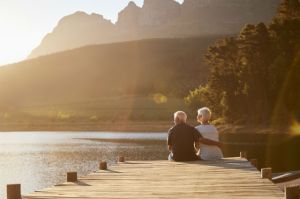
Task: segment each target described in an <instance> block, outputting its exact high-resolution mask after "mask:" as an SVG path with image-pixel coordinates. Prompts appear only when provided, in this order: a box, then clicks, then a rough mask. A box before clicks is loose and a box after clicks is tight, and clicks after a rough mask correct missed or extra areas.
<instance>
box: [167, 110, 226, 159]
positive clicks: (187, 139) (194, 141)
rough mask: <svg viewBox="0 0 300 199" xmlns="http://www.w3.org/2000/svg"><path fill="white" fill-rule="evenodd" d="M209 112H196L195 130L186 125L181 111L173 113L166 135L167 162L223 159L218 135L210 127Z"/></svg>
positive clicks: (184, 115) (184, 114)
mask: <svg viewBox="0 0 300 199" xmlns="http://www.w3.org/2000/svg"><path fill="white" fill-rule="evenodd" d="M210 119H211V111H210V110H209V109H208V108H206V107H204V108H201V109H199V110H198V116H197V120H198V122H199V123H200V125H198V126H197V127H196V128H194V127H192V126H189V125H188V124H187V123H186V120H187V115H186V113H185V112H183V111H178V112H176V113H174V123H175V126H173V127H172V128H171V129H170V130H169V134H168V149H169V151H170V155H169V160H174V161H194V160H200V159H201V160H216V159H221V158H223V153H222V151H221V149H220V147H221V143H220V142H219V133H218V131H217V129H216V128H215V126H213V125H211V124H210V123H209V122H210Z"/></svg>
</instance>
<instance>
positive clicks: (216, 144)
mask: <svg viewBox="0 0 300 199" xmlns="http://www.w3.org/2000/svg"><path fill="white" fill-rule="evenodd" d="M199 142H200V143H202V144H206V145H212V146H217V147H222V144H221V142H217V141H213V140H209V139H206V138H200V139H199Z"/></svg>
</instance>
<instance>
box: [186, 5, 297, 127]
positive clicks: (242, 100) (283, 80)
mask: <svg viewBox="0 0 300 199" xmlns="http://www.w3.org/2000/svg"><path fill="white" fill-rule="evenodd" d="M206 61H207V62H208V64H209V65H210V66H211V67H212V71H211V75H210V77H209V81H208V83H207V84H203V85H201V86H200V87H199V88H197V89H195V90H193V91H191V92H190V94H189V96H187V97H186V98H185V100H186V102H187V103H188V104H189V105H190V107H193V108H197V107H199V106H210V107H212V108H213V110H214V111H215V112H216V113H217V117H220V118H224V119H225V120H226V121H227V122H230V123H242V124H251V123H255V124H258V123H263V124H272V125H275V126H285V127H287V126H289V125H290V124H291V123H293V122H294V121H297V120H298V121H299V119H300V101H299V98H300V86H299V85H300V3H299V1H298V0H285V1H283V2H282V4H281V5H280V6H279V8H278V12H277V14H276V16H275V17H274V19H273V21H272V23H271V24H269V25H265V24H264V23H259V24H256V25H251V24H247V25H245V27H244V28H243V29H242V30H241V32H240V33H239V35H237V36H236V37H227V38H224V39H222V40H219V41H218V42H217V43H216V44H215V45H213V46H211V47H210V48H209V50H208V52H207V54H206Z"/></svg>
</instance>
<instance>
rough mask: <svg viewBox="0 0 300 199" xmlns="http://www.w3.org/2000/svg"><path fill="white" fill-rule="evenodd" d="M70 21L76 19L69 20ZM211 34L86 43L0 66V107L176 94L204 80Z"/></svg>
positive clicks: (178, 95)
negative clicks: (90, 44)
mask: <svg viewBox="0 0 300 199" xmlns="http://www.w3.org/2000/svg"><path fill="white" fill-rule="evenodd" d="M75 25H76V24H75ZM215 40H216V37H215V36H209V37H197V38H185V39H175V38H174V39H150V40H141V41H131V42H122V43H114V44H101V45H92V46H86V47H82V48H78V49H74V50H69V51H64V52H60V53H54V54H51V55H46V56H41V57H39V58H35V59H30V60H27V61H23V62H20V63H17V64H12V65H7V66H3V67H1V68H0V96H1V98H0V107H19V106H21V107H22V106H37V105H41V104H48V105H51V104H56V103H71V102H76V101H85V100H86V101H87V100H88V101H90V100H93V99H98V98H103V97H104V98H106V97H113V96H124V95H126V96H127V95H139V96H148V95H151V94H154V93H161V94H163V95H166V96H175V97H182V96H184V95H186V94H187V92H188V91H189V90H190V89H191V88H194V87H195V86H198V85H199V84H201V83H204V82H206V77H207V76H208V72H209V69H208V67H207V66H206V65H204V64H203V60H202V57H203V54H204V53H205V52H206V49H207V47H208V46H209V45H211V44H212V43H213V42H214V41H215Z"/></svg>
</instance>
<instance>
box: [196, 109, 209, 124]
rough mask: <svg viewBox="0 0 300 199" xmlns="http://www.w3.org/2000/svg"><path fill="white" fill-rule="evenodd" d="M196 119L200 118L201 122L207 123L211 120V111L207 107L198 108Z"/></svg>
mask: <svg viewBox="0 0 300 199" xmlns="http://www.w3.org/2000/svg"><path fill="white" fill-rule="evenodd" d="M198 117H201V118H202V119H203V120H206V121H209V120H210V119H211V110H210V109H209V108H207V107H203V108H200V109H199V110H198Z"/></svg>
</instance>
